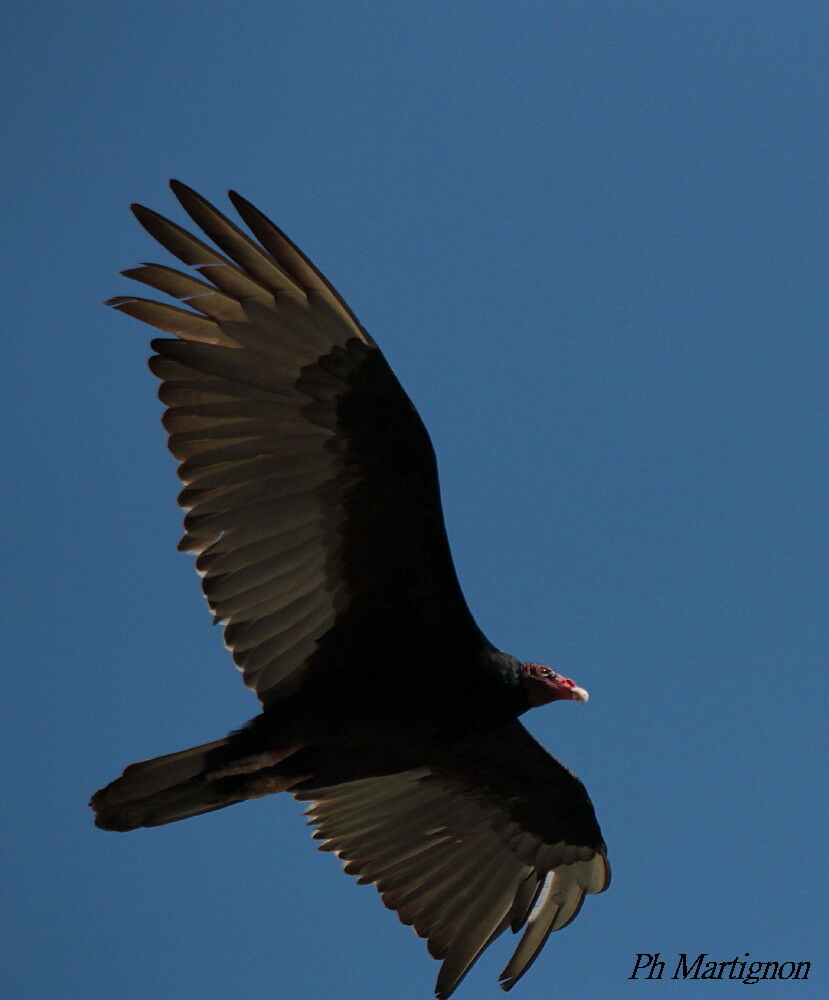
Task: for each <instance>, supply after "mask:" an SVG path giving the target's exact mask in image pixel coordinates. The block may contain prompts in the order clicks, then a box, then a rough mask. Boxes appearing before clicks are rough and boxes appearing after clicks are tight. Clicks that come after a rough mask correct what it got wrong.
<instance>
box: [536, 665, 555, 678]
mask: <svg viewBox="0 0 829 1000" xmlns="http://www.w3.org/2000/svg"><path fill="white" fill-rule="evenodd" d="M538 676H539V677H552V676H553V672H552V670H550V668H549V667H542V668H541V669H540V670H539V671H538Z"/></svg>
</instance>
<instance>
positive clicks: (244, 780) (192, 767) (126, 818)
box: [89, 734, 306, 831]
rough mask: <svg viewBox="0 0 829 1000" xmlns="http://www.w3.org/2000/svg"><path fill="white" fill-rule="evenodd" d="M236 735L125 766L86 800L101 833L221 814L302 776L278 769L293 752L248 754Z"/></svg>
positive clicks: (277, 790)
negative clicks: (220, 811) (225, 808)
mask: <svg viewBox="0 0 829 1000" xmlns="http://www.w3.org/2000/svg"><path fill="white" fill-rule="evenodd" d="M239 744H240V741H239V734H232V735H231V736H228V737H226V738H225V739H223V740H215V741H214V742H213V743H203V744H202V745H201V746H197V747H190V748H189V749H188V750H179V751H178V753H170V754H166V755H165V756H164V757H155V758H154V759H153V760H143V761H140V762H139V763H137V764H130V766H129V767H128V768H127V769H126V770H125V771H124V773H123V774H122V775H121V777H120V778H117V779H116V780H115V781H113V782H111V783H110V784H109V785H107V786H106V787H105V788H102V789H101V790H100V791H99V792H96V793H95V794H94V795H93V796H92V799H91V801H90V803H89V804H90V805H91V806H92V808H93V809H94V810H95V825H96V826H98V827H100V828H101V829H103V830H119V831H124V830H135V829H137V828H138V827H140V826H162V825H163V824H164V823H175V822H176V821H177V820H180V819H187V818H188V817H189V816H198V815H200V814H201V813H206V812H212V811H213V810H214V809H223V808H224V807H225V806H230V805H233V804H234V803H236V802H243V801H244V800H245V799H250V798H258V797H260V796H262V795H270V794H271V793H273V792H280V791H285V790H286V789H288V788H290V787H292V785H293V784H295V783H296V782H297V781H299V780H301V779H302V778H304V777H306V775H301V776H300V775H298V774H296V773H294V774H293V775H291V776H288V775H286V773H285V770H284V768H280V767H279V765H280V763H281V762H282V761H284V760H285V758H286V757H288V756H290V755H291V754H292V753H293V752H295V750H296V749H297V748H296V747H290V748H288V749H286V750H284V751H281V752H278V751H268V752H264V753H262V752H258V753H251V751H250V747H249V746H247V747H245V748H244V749H243V748H242V746H240V745H239Z"/></svg>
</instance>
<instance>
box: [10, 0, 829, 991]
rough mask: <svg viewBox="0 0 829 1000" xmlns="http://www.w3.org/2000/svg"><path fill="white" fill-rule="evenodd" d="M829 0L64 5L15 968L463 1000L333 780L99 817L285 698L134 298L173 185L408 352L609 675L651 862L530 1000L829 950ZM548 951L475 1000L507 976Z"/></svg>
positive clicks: (13, 55)
mask: <svg viewBox="0 0 829 1000" xmlns="http://www.w3.org/2000/svg"><path fill="white" fill-rule="evenodd" d="M827 28H829V14H828V13H827V8H826V5H825V3H822V2H821V3H811V2H790V3H768V2H757V3H742V2H736V0H735V2H725V0H723V2H716V3H712V2H681V3H677V2H669V0H660V2H651V3H633V2H619V3H608V2H598V3H592V2H570V3H568V2H551V3H524V2H519V0H511V2H509V3H502V2H494V3H493V2H474V3H473V2H463V3H427V2H421V3H391V2H389V3H381V2H376V3H337V2H309V0H303V2H302V3H285V2H281V0H280V2H261V3H249V2H240V3H236V4H228V3H217V2H213V0H207V2H202V3H199V4H195V3H194V4H190V3H180V4H177V3H173V4H168V3H164V4H162V3H159V2H157V0H144V2H142V3H133V2H119V3H107V4H103V3H97V2H95V3H90V4H85V5H81V6H79V5H78V4H74V3H73V4H69V3H66V2H56V3H45V2H37V0H36V2H33V3H29V4H25V5H24V4H19V5H16V10H14V11H13V12H12V13H11V14H7V15H6V19H5V22H4V29H5V30H4V35H5V38H4V40H3V42H2V43H0V44H2V47H3V49H4V52H3V58H2V60H1V61H0V73H2V74H3V77H4V80H3V81H2V92H1V93H0V101H2V104H3V147H4V149H3V156H2V168H1V169H2V174H3V176H2V208H1V209H0V211H2V219H1V220H0V224H1V225H2V234H3V243H4V246H5V248H6V253H5V255H4V257H5V259H4V263H3V266H2V270H0V281H2V283H3V286H4V289H3V295H2V302H3V315H4V318H3V336H4V342H5V349H4V351H3V365H2V374H0V379H2V399H3V412H4V416H5V417H6V418H7V420H8V425H7V428H6V430H5V431H4V433H3V438H2V444H3V450H4V452H5V454H6V463H5V472H4V480H3V481H4V489H3V501H4V507H5V516H4V525H5V527H6V528H7V529H8V534H7V538H6V541H5V543H4V546H3V551H4V557H5V562H6V566H5V569H4V572H3V584H4V586H3V600H2V613H3V616H4V619H5V624H4V628H3V636H4V641H3V645H4V660H5V664H6V684H5V692H6V693H5V697H4V704H3V710H2V711H3V719H2V721H1V722H0V733H2V739H3V742H4V749H3V766H2V769H0V770H1V772H2V777H0V782H2V787H3V803H4V820H3V824H2V832H1V833H0V836H2V838H3V845H2V858H3V865H4V869H5V871H4V874H3V884H2V888H3V893H2V894H3V906H2V909H3V921H2V922H3V929H2V932H0V933H2V936H3V945H2V948H3V951H4V953H5V955H6V957H5V958H4V959H3V964H2V969H3V972H2V978H3V982H4V989H5V990H6V991H7V995H8V996H10V997H15V998H21V1000H30V998H31V1000H33V998H37V1000H41V998H44V1000H45V998H48V1000H52V998H56V1000H63V998H70V1000H75V998H84V1000H150V998H152V1000H225V998H231V997H246V998H250V1000H321V998H327V1000H347V998H352V997H360V998H361V1000H373V998H376V1000H388V998H395V1000H397V998H404V1000H419V998H423V1000H425V998H427V997H429V996H431V989H432V985H433V982H434V976H435V974H436V972H437V964H436V963H434V962H433V961H432V960H431V959H430V958H429V957H428V956H427V954H426V951H425V947H424V944H423V942H421V941H419V940H418V939H417V938H416V937H415V935H414V934H413V933H412V932H411V930H409V929H408V928H405V927H402V926H401V925H400V924H398V922H397V920H396V918H395V917H394V915H393V914H391V913H389V912H387V911H386V910H385V909H384V908H383V906H382V905H381V903H380V901H379V899H378V897H377V895H376V893H375V892H374V890H372V889H370V888H365V887H358V886H356V885H355V884H354V883H353V881H352V880H350V879H349V878H347V877H345V876H343V875H342V874H341V873H340V871H339V865H338V863H337V861H336V859H334V858H333V857H332V856H331V855H327V854H326V855H322V854H318V853H317V852H316V851H315V849H314V845H313V843H312V842H311V840H310V838H309V836H308V831H307V830H306V829H305V827H304V826H303V821H302V818H301V811H300V808H299V806H298V805H296V804H295V803H293V802H292V801H291V800H290V799H288V798H286V797H282V798H273V799H269V800H265V801H260V802H255V803H250V804H245V805H242V806H238V807H235V808H233V809H228V810H224V811H222V812H219V813H214V814H212V815H209V816H204V817H200V818H198V819H194V820H191V821H188V822H186V823H180V824H176V825H173V826H170V827H166V828H163V829H155V830H142V831H139V832H136V833H132V834H129V835H123V836H122V835H116V834H111V833H103V832H100V831H97V830H95V829H94V828H93V826H92V822H91V816H90V814H89V812H88V810H87V808H86V800H87V798H88V796H89V794H90V792H92V791H93V790H94V789H96V788H98V787H99V786H100V785H102V784H103V783H105V782H107V781H109V780H110V779H112V778H113V777H115V776H116V775H117V774H118V773H120V771H121V769H122V767H123V766H124V765H125V764H127V763H129V762H131V761H133V760H136V759H141V758H144V757H148V756H154V755H156V754H160V753H164V752H169V751H172V750H176V749H179V748H181V747H184V746H187V745H190V744H192V743H198V742H202V741H204V740H208V739H211V738H215V737H218V736H221V735H223V734H224V733H225V732H226V731H227V730H228V729H230V728H233V727H235V726H236V725H238V724H239V723H241V722H242V721H244V720H245V719H247V718H249V717H250V716H252V715H253V714H255V713H256V711H257V703H256V701H255V699H254V697H253V695H252V694H251V693H250V692H247V691H245V689H244V688H243V686H242V684H241V682H240V679H239V677H238V676H237V674H236V672H235V671H234V669H233V667H232V665H231V663H230V660H229V657H228V655H227V653H226V652H225V650H224V649H223V647H222V643H221V641H220V640H221V635H220V633H219V631H218V630H211V628H210V627H209V616H208V613H207V610H206V607H205V605H204V603H203V600H202V598H201V596H200V593H199V588H198V584H197V579H196V577H195V574H194V573H193V570H192V566H191V562H192V560H191V558H190V557H188V556H183V555H178V554H177V553H176V552H175V545H176V542H177V540H178V537H179V530H180V513H179V512H178V510H177V508H176V506H175V503H174V498H175V495H176V492H177V488H178V483H177V479H176V477H175V475H174V468H173V461H172V458H171V457H170V456H169V454H167V453H166V451H165V445H164V438H163V435H162V431H161V427H160V425H159V416H160V411H161V407H160V404H159V403H158V402H157V401H156V399H155V389H156V386H155V382H154V379H153V378H152V376H151V375H150V374H149V372H148V371H147V368H146V364H145V359H146V356H147V354H148V349H147V341H148V339H149V331H148V330H147V329H145V328H143V327H142V326H141V325H139V324H137V323H136V322H135V321H133V320H130V319H129V318H127V317H124V316H120V315H118V314H117V313H114V312H111V311H108V310H106V309H104V308H103V307H102V306H101V304H100V303H101V301H102V300H103V299H104V298H106V297H108V296H110V295H115V294H124V293H126V292H128V291H130V290H131V288H130V283H129V282H128V281H127V280H126V279H124V278H121V277H119V275H118V271H119V270H120V269H122V268H126V267H130V266H133V265H134V264H136V263H138V262H140V261H142V260H154V259H156V260H158V259H160V260H161V261H162V262H165V263H170V260H169V259H168V258H167V257H166V256H165V254H164V252H163V251H161V250H160V249H158V248H156V247H155V246H154V244H152V242H151V241H150V239H149V238H148V237H147V236H146V234H144V233H143V232H142V231H141V230H140V228H139V227H138V226H137V224H136V223H135V222H134V220H133V219H132V217H131V216H130V215H129V213H128V211H127V205H128V203H129V202H131V201H134V200H137V201H141V202H144V203H145V204H148V205H150V206H151V207H154V208H156V209H159V210H161V211H163V212H169V213H171V214H172V215H173V217H174V218H176V219H178V220H179V221H181V218H182V216H181V213H180V212H179V211H178V210H177V206H176V204H175V202H174V199H173V198H172V195H171V194H170V192H169V191H168V190H167V189H166V180H167V178H168V177H170V176H178V177H180V178H181V179H182V180H184V181H186V182H188V183H189V184H192V185H193V186H195V187H196V188H198V189H199V190H201V191H202V192H203V193H204V194H205V195H206V196H208V197H210V198H212V199H214V200H216V201H218V202H219V203H220V204H221V205H222V206H224V205H226V202H225V201H224V191H225V189H226V188H228V187H235V188H237V189H238V190H239V191H241V192H243V193H244V194H245V195H247V197H249V198H250V199H252V200H253V201H254V202H256V203H258V204H259V205H260V206H261V207H262V209H263V210H264V211H265V212H266V213H267V214H269V215H271V216H272V217H273V218H274V219H275V220H276V221H277V222H278V223H279V224H280V225H281V226H283V227H284V228H285V229H286V231H287V232H289V233H290V234H291V235H292V236H293V238H294V239H295V240H296V241H297V242H298V243H299V244H300V245H301V246H302V247H303V248H304V249H305V250H306V252H307V253H308V254H309V255H310V256H311V257H312V258H313V259H314V260H315V261H316V262H317V264H318V265H319V266H320V267H321V268H322V269H323V270H324V271H325V272H326V273H327V274H328V276H329V277H330V278H331V279H332V281H334V283H335V284H336V285H337V287H338V288H339V289H340V290H341V291H342V292H343V294H344V295H345V296H346V298H347V300H348V301H349V303H350V304H351V305H352V307H353V308H354V310H355V311H356V312H357V314H358V315H359V316H360V318H361V319H362V321H363V323H364V324H365V325H366V327H367V328H368V329H369V330H370V331H371V332H372V333H373V334H374V335H375V337H376V338H377V340H378V341H379V343H380V345H381V347H382V348H383V350H384V351H385V353H386V355H387V357H388V358H389V360H390V362H391V363H392V365H393V367H394V368H395V369H396V371H397V372H398V374H399V376H400V378H401V380H402V382H403V384H404V385H405V386H406V388H407V390H408V391H409V393H410V395H411V397H412V399H413V400H414V401H415V403H416V405H417V406H418V408H419V409H420V412H421V414H422V415H423V417H424V420H425V421H426V424H427V426H428V427H429V430H430V432H431V434H432V438H433V440H434V444H435V447H436V450H437V454H438V459H439V464H440V471H441V479H442V487H443V496H444V503H445V508H446V518H447V522H448V528H449V534H450V538H451V543H452V547H453V550H454V554H455V559H456V562H457V566H458V572H459V575H460V578H461V581H462V584H463V587H464V590H465V592H466V595H467V598H468V601H469V604H470V606H471V608H472V609H473V612H474V613H475V615H476V617H477V619H478V621H479V623H480V624H481V626H482V628H483V629H484V631H485V632H486V633H487V634H488V635H489V637H490V638H491V639H492V640H493V641H494V642H495V643H496V644H497V645H499V646H501V647H503V648H505V649H507V650H509V651H510V652H512V653H514V654H516V655H517V656H519V657H521V658H524V659H529V658H534V659H539V660H541V661H542V662H548V663H551V664H553V665H554V666H556V667H557V668H558V669H559V670H561V671H562V672H563V673H565V674H567V675H568V676H571V677H574V678H575V679H576V680H577V681H578V682H579V683H581V684H583V685H584V686H585V687H587V688H588V689H589V690H590V693H591V700H590V704H589V705H588V706H586V707H582V706H577V705H570V704H561V705H552V706H548V707H546V708H544V709H540V710H537V711H536V712H534V713H532V714H531V715H530V716H529V717H528V724H529V726H530V728H531V729H532V731H533V733H534V734H535V735H536V736H537V737H538V738H539V739H541V740H542V741H543V743H544V744H545V745H546V746H547V747H548V748H549V749H550V750H551V752H553V753H554V754H556V755H557V756H559V757H560V758H561V759H562V760H563V761H564V762H566V763H567V764H568V765H569V766H570V767H572V768H573V769H574V770H575V771H576V772H577V773H579V774H580V775H581V777H582V778H583V779H584V780H585V782H586V783H587V785H588V788H589V790H590V793H591V795H592V797H593V800H594V802H595V805H596V810H597V813H598V815H599V818H600V821H601V823H602V826H603V828H604V832H605V835H606V838H607V841H608V844H609V848H610V856H611V860H612V862H613V868H614V882H613V885H612V886H611V888H610V890H609V891H608V892H607V893H606V894H605V895H603V896H598V897H592V898H590V899H588V900H587V902H586V904H585V906H584V909H583V911H582V913H581V915H580V916H579V918H578V919H577V920H576V921H575V923H574V924H573V925H572V926H571V927H570V928H568V929H567V930H565V931H564V932H562V933H560V934H556V935H554V936H553V937H552V938H551V939H550V942H549V943H548V945H547V947H546V949H545V951H544V952H543V953H542V955H541V957H540V958H539V960H538V962H537V963H536V965H535V966H534V968H533V969H532V971H531V972H530V973H529V975H528V976H527V978H526V979H525V980H524V981H523V982H522V983H521V984H520V985H519V986H518V987H517V989H516V993H515V995H516V996H517V997H519V998H520V1000H596V998H598V1000H606V998H607V1000H609V998H618V997H624V998H638V997H643V996H645V995H647V996H648V997H649V998H650V997H654V996H657V995H658V996H659V997H661V998H665V997H674V996H676V997H680V998H688V997H697V996H700V995H701V991H705V992H706V996H707V995H708V993H710V994H711V995H712V996H713V995H714V994H716V996H717V997H718V998H723V997H726V996H742V992H741V991H742V990H743V986H742V985H741V984H739V983H732V984H729V983H720V984H718V985H713V984H712V985H707V986H703V985H701V984H693V983H684V984H683V983H676V982H664V983H663V984H662V985H661V986H654V985H645V984H642V983H639V982H630V981H628V980H627V976H629V975H630V972H631V969H632V966H633V962H634V959H635V956H636V953H637V952H644V951H646V952H654V951H660V952H661V953H662V955H663V957H667V959H668V961H669V966H672V965H673V964H674V963H675V961H676V955H677V953H678V952H686V953H688V954H690V955H696V954H698V953H699V952H708V953H710V955H711V956H712V957H714V958H716V959H718V960H727V959H731V958H733V957H735V956H742V955H743V954H744V953H745V952H749V953H750V954H751V956H752V957H753V958H756V959H763V960H777V961H786V960H796V961H812V962H813V967H812V979H811V981H810V982H808V983H803V982H800V983H791V982H790V983H785V982H776V983H766V984H760V985H756V986H753V987H752V993H751V996H752V997H774V998H775V1000H779V998H784V997H794V996H797V997H798V998H803V997H823V996H829V971H827V970H828V969H829V966H827V960H828V957H827V954H826V947H825V942H826V939H827V934H826V931H827V926H826V925H827V921H826V888H827V887H826V880H825V874H826V871H825V865H824V855H825V830H826V818H827V817H826V811H825V791H826V771H825V763H826V744H825V717H826V706H825V700H824V697H825V677H826V661H827V641H826V640H827V631H826V596H827V587H826V584H827V574H826V566H827V563H826V558H825V556H826V553H825V543H826V531H825V529H826V522H825V511H826V499H827V496H826V485H827V477H826V464H825V461H826V444H827V435H826V430H827V426H826V424H827V420H826V418H827V404H826V375H827V364H826V362H827V353H826V322H825V320H826V311H827V310H826V307H827V291H826V287H827V286H826V275H825V263H826V241H825V223H826V193H827V191H826V184H825V180H826V175H825V169H826V152H827V150H826V145H825V137H826V131H827V115H826V108H827V87H826V83H827V77H826V62H825V56H826V51H827V47H829V44H828V43H829V32H828V31H827ZM509 944H510V942H507V941H504V940H502V941H501V942H499V943H498V944H497V945H496V946H494V947H493V948H492V949H491V951H490V952H489V953H487V955H486V957H485V958H484V959H482V960H481V962H480V963H479V964H478V966H477V968H476V969H475V970H474V972H473V973H472V974H471V975H470V977H469V978H468V979H467V981H466V982H465V983H464V985H463V986H462V987H461V990H460V992H459V994H458V996H459V997H466V998H470V997H475V998H494V997H496V996H499V995H500V993H499V991H498V990H497V987H496V985H495V980H496V977H497V974H498V972H499V971H500V969H501V968H502V966H503V964H504V962H505V960H506V957H507V956H508V952H509Z"/></svg>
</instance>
